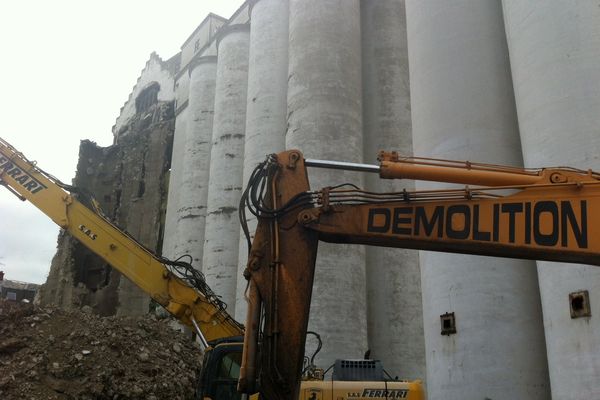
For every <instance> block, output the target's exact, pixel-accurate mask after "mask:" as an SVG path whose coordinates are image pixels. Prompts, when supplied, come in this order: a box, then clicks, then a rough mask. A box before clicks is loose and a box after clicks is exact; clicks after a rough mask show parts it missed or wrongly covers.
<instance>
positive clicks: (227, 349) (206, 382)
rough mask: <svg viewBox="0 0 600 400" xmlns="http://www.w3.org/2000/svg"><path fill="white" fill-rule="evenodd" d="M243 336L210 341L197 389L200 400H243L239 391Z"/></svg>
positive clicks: (205, 352) (197, 397) (197, 396)
mask: <svg viewBox="0 0 600 400" xmlns="http://www.w3.org/2000/svg"><path fill="white" fill-rule="evenodd" d="M243 340H244V338H243V337H242V336H234V337H230V338H224V339H219V340H214V341H212V342H209V343H208V344H209V347H208V348H206V350H205V351H204V358H203V360H202V374H201V377H200V381H199V382H198V387H197V389H196V399H198V400H207V399H211V400H217V399H218V400H241V399H242V394H241V393H239V392H238V391H237V383H238V379H239V377H240V365H241V363H242V350H243Z"/></svg>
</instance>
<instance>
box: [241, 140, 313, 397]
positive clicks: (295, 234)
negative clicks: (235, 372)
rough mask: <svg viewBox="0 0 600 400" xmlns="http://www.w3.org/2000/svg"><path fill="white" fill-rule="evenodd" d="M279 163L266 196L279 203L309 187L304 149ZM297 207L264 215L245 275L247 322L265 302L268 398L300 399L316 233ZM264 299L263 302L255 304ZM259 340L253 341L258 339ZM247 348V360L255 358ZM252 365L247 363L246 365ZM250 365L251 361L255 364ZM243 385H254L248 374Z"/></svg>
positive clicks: (248, 344) (263, 380)
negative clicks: (303, 223)
mask: <svg viewBox="0 0 600 400" xmlns="http://www.w3.org/2000/svg"><path fill="white" fill-rule="evenodd" d="M277 159H278V163H279V169H278V171H277V175H276V177H275V179H274V181H273V186H272V187H271V188H270V192H269V194H268V195H267V198H269V199H270V204H267V205H268V206H271V207H273V206H274V208H278V207H281V206H282V205H284V204H286V203H287V202H288V201H289V200H291V199H292V198H294V196H295V195H297V194H299V193H302V192H306V191H308V189H309V185H308V178H307V174H306V170H305V166H304V161H303V157H302V155H301V154H300V153H299V152H297V151H289V152H284V153H280V154H278V155H277ZM296 216H297V213H296V212H290V213H288V214H285V215H281V216H280V217H278V218H269V217H262V218H259V222H258V228H257V231H256V236H255V239H254V241H253V243H252V249H251V255H250V260H249V263H248V267H247V273H246V276H247V277H249V278H250V285H251V287H250V291H252V290H254V288H256V289H258V294H259V297H260V299H258V296H255V295H253V296H251V297H250V300H251V301H252V302H253V304H252V303H251V304H249V312H248V321H247V323H248V324H249V325H248V326H249V327H250V326H256V323H255V320H253V319H254V318H255V317H253V315H254V316H255V315H256V314H255V313H254V311H253V310H255V309H256V307H262V310H263V319H264V321H263V324H264V327H263V332H262V338H261V345H260V356H259V368H258V377H259V387H258V389H259V390H260V392H261V395H262V397H263V398H265V399H267V400H275V399H277V400H285V399H290V400H291V399H297V398H298V390H299V383H300V382H299V377H300V373H301V367H302V361H303V358H304V342H305V339H306V329H307V325H308V316H309V310H310V299H311V293H312V285H313V277H314V266H315V260H316V253H317V234H316V233H315V232H312V231H310V230H307V229H305V228H304V227H302V226H301V225H299V224H297V223H296ZM257 302H262V303H261V304H256V303H257ZM256 339H257V336H256V335H252V334H248V335H246V337H245V343H244V351H245V352H247V351H249V350H253V349H254V350H255V349H256V348H257V346H256V343H255V342H254V341H255V340H256ZM253 342H254V343H253ZM251 359H252V357H251V356H250V355H247V354H244V360H251ZM243 367H244V368H245V370H246V371H247V370H248V368H249V367H248V366H243ZM250 368H251V367H250ZM240 382H241V384H242V386H244V385H246V389H251V386H252V384H251V382H249V381H248V376H247V375H246V376H241V377H240Z"/></svg>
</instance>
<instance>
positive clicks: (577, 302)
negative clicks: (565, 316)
mask: <svg viewBox="0 0 600 400" xmlns="http://www.w3.org/2000/svg"><path fill="white" fill-rule="evenodd" d="M569 307H570V309H571V318H582V317H591V316H592V310H591V307H590V295H589V292H588V291H587V290H581V291H579V292H573V293H569Z"/></svg>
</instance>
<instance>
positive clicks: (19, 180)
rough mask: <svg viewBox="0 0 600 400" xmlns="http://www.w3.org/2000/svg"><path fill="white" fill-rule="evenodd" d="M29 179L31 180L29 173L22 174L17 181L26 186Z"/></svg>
mask: <svg viewBox="0 0 600 400" xmlns="http://www.w3.org/2000/svg"><path fill="white" fill-rule="evenodd" d="M28 180H29V176H28V175H21V176H20V177H18V178H16V179H15V181H17V182H19V183H20V184H21V185H23V186H25V182H27V181H28Z"/></svg>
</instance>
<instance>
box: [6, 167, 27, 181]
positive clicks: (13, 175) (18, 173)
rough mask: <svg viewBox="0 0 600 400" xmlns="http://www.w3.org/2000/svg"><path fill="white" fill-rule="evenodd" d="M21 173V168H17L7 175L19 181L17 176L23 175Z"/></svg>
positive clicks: (7, 172)
mask: <svg viewBox="0 0 600 400" xmlns="http://www.w3.org/2000/svg"><path fill="white" fill-rule="evenodd" d="M21 172H23V171H21V170H20V169H19V168H17V167H15V168H13V169H11V170H10V171H6V175H8V176H11V177H13V178H14V179H17V176H19V175H21Z"/></svg>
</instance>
